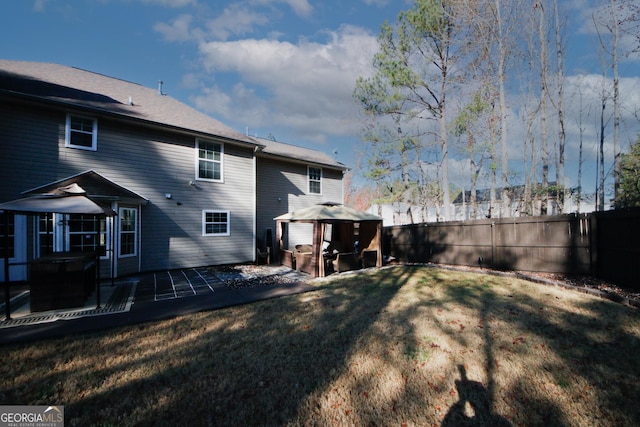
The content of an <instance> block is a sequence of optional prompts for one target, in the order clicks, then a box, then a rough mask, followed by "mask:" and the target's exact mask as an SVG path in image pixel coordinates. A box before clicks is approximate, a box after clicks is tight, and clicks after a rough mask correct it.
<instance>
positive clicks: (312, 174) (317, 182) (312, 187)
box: [307, 166, 322, 194]
mask: <svg viewBox="0 0 640 427" xmlns="http://www.w3.org/2000/svg"><path fill="white" fill-rule="evenodd" d="M307 177H308V178H309V194H322V168H314V167H312V166H309V167H308V168H307Z"/></svg>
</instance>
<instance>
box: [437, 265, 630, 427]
mask: <svg viewBox="0 0 640 427" xmlns="http://www.w3.org/2000/svg"><path fill="white" fill-rule="evenodd" d="M470 274H472V273H470ZM487 278H488V279H487ZM483 282H484V283H483ZM524 286H535V287H539V286H543V285H538V284H533V283H528V282H522V281H514V282H513V288H512V291H513V292H512V293H510V294H509V293H508V294H503V293H500V294H499V293H497V292H494V291H493V290H492V285H491V279H490V276H484V278H483V276H480V275H476V281H475V283H469V284H468V286H448V287H446V288H445V293H446V298H444V300H443V303H444V304H445V305H447V304H457V305H463V306H466V307H469V308H472V309H474V310H476V311H477V312H478V313H479V317H480V322H481V324H480V325H478V326H479V327H480V328H481V329H482V335H483V349H482V351H483V353H484V370H485V374H486V384H487V385H486V390H487V394H488V399H489V400H490V402H491V404H492V405H496V403H497V402H498V401H499V402H500V403H501V405H500V406H501V407H502V408H506V407H510V409H509V412H510V413H511V415H512V417H511V418H513V417H517V414H529V416H530V417H531V418H529V419H526V418H525V419H523V420H520V422H525V423H527V424H528V425H545V426H550V425H570V424H576V423H577V424H583V423H585V422H586V423H588V424H598V423H602V422H604V424H609V425H640V409H639V407H638V406H637V404H636V402H637V401H638V398H640V392H639V389H638V383H639V381H640V360H638V357H637V354H638V351H639V350H640V339H639V336H640V312H638V311H637V310H634V309H631V308H628V307H624V306H622V305H619V304H616V303H612V302H610V301H605V300H601V299H598V298H595V297H593V298H588V297H587V298H586V301H585V300H584V299H583V300H581V302H578V303H576V305H575V306H574V307H575V310H572V309H570V308H567V307H566V306H562V305H560V304H558V302H560V301H561V300H563V299H565V298H566V299H569V300H571V299H573V298H574V297H579V298H582V297H581V295H582V294H574V293H572V292H571V291H567V290H564V291H561V290H558V289H555V288H550V289H549V292H548V294H547V297H548V299H537V298H532V297H531V296H530V295H528V294H527V291H526V289H519V287H524ZM552 289H553V290H552ZM629 320H632V322H629ZM501 322H509V323H511V324H512V325H513V326H514V327H515V329H514V335H513V336H508V337H499V336H496V335H495V333H494V332H492V325H495V324H498V323H501ZM630 323H631V324H630ZM440 327H441V329H442V330H443V331H445V332H447V333H449V334H451V336H455V335H456V331H452V330H451V328H448V327H447V325H440ZM631 329H633V331H631ZM518 332H520V333H521V334H522V335H519V334H518ZM531 335H533V336H534V338H533V339H532V341H535V342H529V343H527V342H526V339H529V338H524V337H525V336H531ZM458 339H460V338H459V337H458ZM514 357H522V358H526V359H527V360H531V361H533V362H534V363H538V362H539V363H538V364H539V366H540V368H541V369H540V371H539V372H537V373H536V372H533V375H532V376H529V375H530V374H531V373H532V372H531V371H529V373H527V372H522V373H521V374H520V375H519V376H517V377H516V379H515V380H512V381H511V383H510V384H502V385H501V387H504V388H503V389H498V386H497V385H496V372H497V371H499V370H501V369H502V367H503V366H502V365H503V364H507V363H509V362H510V359H512V358H514ZM523 368H527V370H528V368H530V367H524V366H523ZM542 378H546V380H543V379H542ZM543 381H548V383H547V384H546V385H548V386H549V387H548V388H547V387H546V385H543V386H542V387H541V383H542V382H543ZM534 383H535V384H534ZM563 394H569V395H572V396H573V397H575V398H576V401H577V400H583V399H584V402H583V403H587V402H590V403H591V404H588V403H587V405H578V406H574V405H573V404H574V403H578V402H569V403H568V405H567V402H566V401H565V402H562V399H561V396H562V395H563ZM593 403H595V405H594V404H593ZM585 406H586V407H587V408H588V410H582V411H578V410H576V408H583V409H584V408H585ZM503 410H505V409H503ZM567 411H571V412H567ZM514 414H515V415H514ZM611 423H612V424H611Z"/></svg>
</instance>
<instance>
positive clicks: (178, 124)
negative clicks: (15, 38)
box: [0, 60, 258, 145]
mask: <svg viewBox="0 0 640 427" xmlns="http://www.w3.org/2000/svg"><path fill="white" fill-rule="evenodd" d="M0 93H9V94H15V95H22V96H27V97H29V98H36V99H39V100H42V101H48V102H54V103H60V104H66V105H69V106H76V107H81V108H86V109H90V110H93V111H95V112H96V113H100V112H101V113H106V114H111V115H117V116H123V117H126V118H131V119H138V120H143V121H147V122H152V123H155V124H159V125H162V126H170V127H174V128H178V129H182V130H186V131H192V132H197V133H203V134H209V135H213V136H218V137H222V138H226V139H230V140H234V141H238V142H241V143H245V144H252V145H258V143H257V142H256V141H255V140H254V139H253V138H251V137H249V136H246V135H244V134H243V133H242V132H238V131H236V130H234V129H231V128H229V127H227V126H225V125H223V124H222V123H220V122H219V121H218V120H216V119H214V118H212V117H210V116H208V115H206V114H204V113H201V112H199V111H197V110H195V109H193V108H191V107H189V106H188V105H186V104H183V103H182V102H180V101H178V100H176V99H174V98H172V97H170V96H167V95H160V94H159V93H158V90H157V89H151V88H148V87H144V86H142V85H139V84H137V83H131V82H128V81H125V80H120V79H117V78H113V77H109V76H105V75H102V74H98V73H93V72H91V71H85V70H81V69H79V68H73V67H67V66H64V65H58V64H50V63H42V62H27V61H11V60H0ZM130 101H131V102H130Z"/></svg>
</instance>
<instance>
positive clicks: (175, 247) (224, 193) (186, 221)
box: [0, 102, 255, 275]
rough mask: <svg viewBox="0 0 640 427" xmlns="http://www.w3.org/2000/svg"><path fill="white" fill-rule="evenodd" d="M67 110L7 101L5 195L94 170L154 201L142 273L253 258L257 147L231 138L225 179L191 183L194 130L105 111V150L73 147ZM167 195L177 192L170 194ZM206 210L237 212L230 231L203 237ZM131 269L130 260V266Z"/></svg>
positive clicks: (0, 136)
mask: <svg viewBox="0 0 640 427" xmlns="http://www.w3.org/2000/svg"><path fill="white" fill-rule="evenodd" d="M66 113H67V112H66V111H61V110H49V109H45V108H34V107H29V108H26V107H23V106H19V105H10V104H8V103H6V102H3V103H2V105H1V106H0V144H1V145H0V147H1V148H0V179H2V182H3V183H4V185H3V186H2V187H0V201H7V200H12V199H15V198H19V197H21V194H20V193H21V192H22V191H25V190H28V189H32V188H34V187H39V186H41V185H44V184H47V183H50V182H52V181H56V180H59V179H62V178H66V177H68V176H71V175H75V174H78V173H80V172H84V171H86V170H89V169H93V170H95V171H96V172H98V173H99V174H101V175H102V176H104V177H105V178H107V179H109V180H111V181H113V182H115V183H117V184H119V185H121V186H123V187H126V188H128V189H129V190H131V191H134V192H136V193H137V194H139V195H141V196H143V197H145V198H146V199H148V200H149V202H148V204H147V205H146V206H142V207H141V209H140V212H139V214H140V221H141V227H140V230H139V231H140V246H139V248H138V251H139V252H138V253H139V256H140V257H141V269H140V270H141V271H153V270H159V269H167V268H186V267H195V266H203V265H214V264H228V263H241V262H247V261H252V260H253V258H254V249H253V241H254V233H253V231H254V208H255V205H254V200H255V197H254V194H255V166H254V160H253V151H252V150H251V149H250V148H244V147H236V146H233V145H231V144H224V160H223V161H224V182H221V183H214V182H205V181H197V185H196V186H191V185H189V182H190V181H192V180H194V179H195V175H196V170H195V167H196V160H195V159H196V157H195V156H196V154H195V141H196V138H195V137H194V136H187V135H183V134H179V133H174V132H162V131H159V130H156V129H152V128H148V127H144V126H138V125H135V126H133V125H130V124H125V123H124V122H119V121H113V120H110V119H106V118H103V117H97V118H98V149H97V151H87V150H79V149H74V148H67V147H65V135H64V133H65V121H66ZM79 114H81V115H83V116H88V117H91V115H89V114H86V113H79ZM212 140H214V141H215V139H212ZM218 142H222V141H218ZM166 193H170V194H171V195H172V198H171V199H166V198H165V194H166ZM205 209H214V210H224V211H229V212H230V225H231V229H230V235H229V236H215V237H214V236H202V210H205ZM29 255H30V256H32V255H33V252H31V253H30V254H29ZM124 266H125V264H123V267H124ZM131 268H132V266H131V265H127V266H126V270H127V272H130V270H131ZM119 273H120V274H119V275H122V273H121V272H120V269H119Z"/></svg>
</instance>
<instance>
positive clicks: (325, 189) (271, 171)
mask: <svg viewBox="0 0 640 427" xmlns="http://www.w3.org/2000/svg"><path fill="white" fill-rule="evenodd" d="M309 166H313V167H320V166H319V165H313V164H309V163H303V162H300V163H297V162H296V163H294V162H288V161H283V160H279V159H275V158H269V157H258V158H257V176H258V181H257V193H256V194H257V195H256V202H257V203H256V204H257V214H256V224H257V226H256V230H257V238H258V239H261V240H264V235H265V230H266V229H267V228H271V229H272V230H273V239H274V241H275V237H276V222H275V221H274V220H273V218H275V217H276V216H278V215H282V214H285V213H287V212H292V211H295V210H297V209H302V208H306V207H309V206H313V205H316V204H319V203H323V202H337V203H343V202H344V192H343V184H342V178H343V173H342V171H341V170H336V169H332V168H328V167H322V194H310V193H309V191H308V177H307V169H308V167H309ZM312 233H313V226H312V225H310V224H295V223H291V224H289V232H288V233H287V234H288V238H289V241H288V245H287V246H288V247H294V246H295V245H297V244H309V243H311V239H312ZM274 245H275V243H274Z"/></svg>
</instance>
